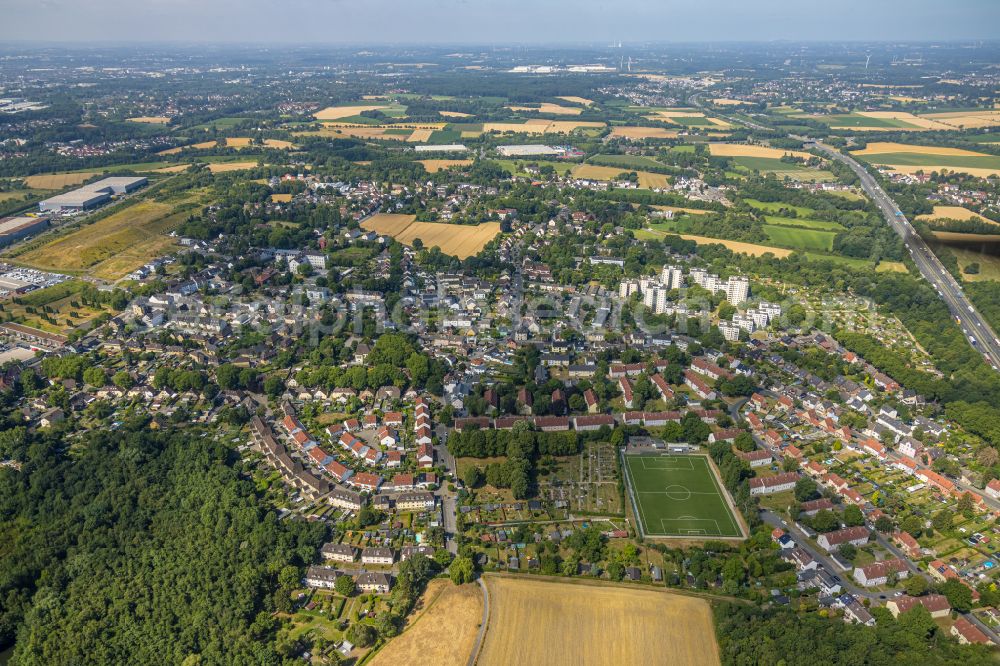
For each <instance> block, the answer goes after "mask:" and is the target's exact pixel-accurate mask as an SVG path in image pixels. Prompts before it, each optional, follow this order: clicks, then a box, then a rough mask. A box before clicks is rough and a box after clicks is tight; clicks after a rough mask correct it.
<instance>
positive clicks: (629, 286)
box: [618, 280, 640, 299]
mask: <svg viewBox="0 0 1000 666" xmlns="http://www.w3.org/2000/svg"><path fill="white" fill-rule="evenodd" d="M639 291H640V289H639V281H638V280H622V283H621V285H619V287H618V295H619V296H620V297H621V298H624V299H627V298H629V297H631V296H632V294H637V293H639Z"/></svg>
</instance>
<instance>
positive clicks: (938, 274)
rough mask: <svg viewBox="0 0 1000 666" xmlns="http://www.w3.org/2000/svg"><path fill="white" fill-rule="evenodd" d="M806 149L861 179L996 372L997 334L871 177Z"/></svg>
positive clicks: (837, 155)
mask: <svg viewBox="0 0 1000 666" xmlns="http://www.w3.org/2000/svg"><path fill="white" fill-rule="evenodd" d="M796 138H800V137H796ZM806 147H807V148H811V147H815V148H816V149H818V150H820V151H821V152H824V153H826V154H827V155H829V156H830V157H831V158H833V159H835V160H837V161H838V162H842V163H843V164H846V165H847V166H848V167H850V168H851V170H852V171H853V172H854V173H855V174H857V176H858V178H860V179H861V187H862V188H864V190H865V192H867V193H868V196H869V197H871V199H872V201H874V202H875V203H876V205H878V207H879V209H880V210H881V211H882V215H883V216H884V217H885V219H886V221H887V222H888V223H889V226H891V227H892V228H893V230H894V231H895V232H896V233H897V234H899V236H900V238H902V239H903V242H904V243H905V244H906V248H907V250H908V251H909V253H910V258H911V259H913V263H914V264H916V266H917V268H918V269H919V270H920V274H921V275H923V276H924V279H926V280H927V281H928V282H930V283H931V285H932V286H933V287H934V289H935V290H937V292H938V294H939V295H940V296H941V298H942V299H943V300H944V302H945V303H946V304H947V305H948V309H949V310H950V311H951V314H952V316H953V317H955V318H956V319H957V320H958V321H959V322H960V325H961V327H962V331H963V332H964V333H965V337H966V339H967V340H968V341H969V343H970V344H972V346H973V348H975V349H976V350H977V351H979V352H980V353H982V354H983V356H984V357H985V358H986V360H987V362H989V363H990V364H991V365H992V366H993V367H994V368H995V369H997V368H1000V337H997V334H996V333H995V332H994V331H993V329H992V328H990V325H989V324H988V323H986V320H985V319H984V318H983V316H982V315H981V314H979V312H978V311H977V310H976V309H975V307H973V305H972V302H971V301H970V300H969V299H968V298H967V297H966V296H965V293H964V292H963V291H962V288H961V286H959V284H958V281H957V280H956V279H955V278H954V277H953V276H952V275H951V273H949V272H948V271H947V270H946V269H945V267H944V264H942V263H941V261H940V260H939V259H938V258H937V256H935V255H934V253H933V252H931V249H930V248H929V247H928V246H927V243H925V242H924V240H923V239H922V238H921V237H920V236H919V235H918V234H917V232H916V230H915V229H914V228H913V226H912V225H911V224H910V221H909V220H907V219H906V216H905V215H903V213H902V212H901V211H900V210H899V208H898V207H897V206H896V203H895V202H894V201H893V200H892V198H891V197H889V195H888V194H886V193H885V190H883V189H882V187H881V186H880V185H879V184H878V182H877V181H876V180H875V179H874V178H873V177H872V175H871V174H870V173H868V171H867V170H866V169H865V168H864V167H863V166H862V165H861V164H859V163H858V162H857V161H856V160H855V159H853V158H851V157H848V156H847V155H845V154H843V153H841V152H840V151H838V150H836V149H834V148H831V147H830V146H827V145H826V144H824V143H821V142H819V141H813V142H811V143H807V144H806Z"/></svg>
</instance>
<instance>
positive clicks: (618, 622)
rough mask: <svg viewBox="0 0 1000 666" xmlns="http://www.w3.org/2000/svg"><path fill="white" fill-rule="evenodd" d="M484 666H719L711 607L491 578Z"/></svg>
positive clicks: (646, 593) (644, 593) (639, 593)
mask: <svg viewBox="0 0 1000 666" xmlns="http://www.w3.org/2000/svg"><path fill="white" fill-rule="evenodd" d="M486 586H487V588H488V589H489V593H490V618H489V625H488V629H487V631H486V638H485V640H484V641H483V647H482V652H481V653H480V657H479V660H478V661H477V662H476V663H477V664H480V665H481V666H506V665H507V664H546V665H547V666H556V665H562V664H565V665H566V666H588V665H590V664H593V665H594V666H604V664H670V665H671V666H685V665H691V666H694V665H697V666H702V665H704V664H718V663H719V648H718V645H717V644H716V642H715V627H714V625H713V621H712V611H711V608H710V607H709V605H708V602H706V601H704V600H701V599H694V598H692V597H685V596H681V595H677V594H670V593H668V592H663V591H659V590H643V589H636V588H631V589H629V588H625V587H610V586H608V587H605V586H597V585H577V584H572V583H561V582H549V581H540V580H526V579H523V578H504V577H499V576H487V577H486Z"/></svg>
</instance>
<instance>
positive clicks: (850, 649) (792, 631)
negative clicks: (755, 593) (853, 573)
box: [715, 605, 995, 666]
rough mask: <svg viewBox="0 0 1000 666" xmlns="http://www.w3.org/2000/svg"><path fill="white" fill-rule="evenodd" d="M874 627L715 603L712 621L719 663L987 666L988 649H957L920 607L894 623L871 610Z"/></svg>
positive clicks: (883, 612) (880, 611) (885, 613)
mask: <svg viewBox="0 0 1000 666" xmlns="http://www.w3.org/2000/svg"><path fill="white" fill-rule="evenodd" d="M871 612H872V613H873V614H874V615H875V616H876V617H877V619H878V625H877V626H875V627H866V626H860V625H853V624H844V623H843V621H841V620H840V619H832V618H824V617H820V616H819V615H816V614H814V613H809V614H803V615H799V614H797V613H794V612H792V611H791V610H788V609H785V608H781V609H772V610H761V609H760V608H757V607H754V606H735V605H720V606H717V607H716V610H715V619H716V627H717V635H718V637H719V651H720V652H721V656H722V663H723V664H730V665H733V666H743V665H750V664H754V665H756V664H779V665H781V666H793V665H796V664H802V665H803V666H806V665H809V666H812V665H814V664H831V665H833V664H851V666H860V665H861V664H866V665H868V664H870V665H885V666H890V665H896V664H898V665H900V666H902V665H904V664H905V665H910V664H928V665H930V664H967V665H969V666H971V665H972V664H992V663H995V662H994V660H993V658H992V657H991V656H990V650H989V648H986V647H983V646H962V645H959V644H958V643H957V642H955V641H954V640H952V639H951V638H950V637H949V636H947V635H946V634H945V633H944V632H943V631H942V630H941V628H940V627H938V626H937V624H936V623H935V622H934V620H933V618H931V616H930V614H929V613H928V612H927V611H926V610H925V609H924V608H923V607H922V606H918V607H917V608H915V609H913V610H911V611H909V612H907V613H902V614H901V615H900V616H899V618H898V619H893V617H892V615H890V614H889V611H887V610H886V609H884V608H873V609H872V610H871Z"/></svg>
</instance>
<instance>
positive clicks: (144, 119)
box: [126, 116, 170, 125]
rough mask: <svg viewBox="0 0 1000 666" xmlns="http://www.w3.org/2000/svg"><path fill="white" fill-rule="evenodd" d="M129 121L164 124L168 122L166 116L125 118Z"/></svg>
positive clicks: (168, 119)
mask: <svg viewBox="0 0 1000 666" xmlns="http://www.w3.org/2000/svg"><path fill="white" fill-rule="evenodd" d="M126 120H128V121H129V122H130V123H148V124H150V125H166V124H167V123H169V122H170V118H169V117H168V116H137V117H135V118H126Z"/></svg>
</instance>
